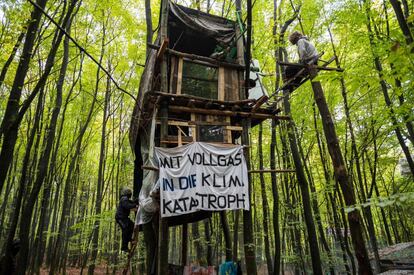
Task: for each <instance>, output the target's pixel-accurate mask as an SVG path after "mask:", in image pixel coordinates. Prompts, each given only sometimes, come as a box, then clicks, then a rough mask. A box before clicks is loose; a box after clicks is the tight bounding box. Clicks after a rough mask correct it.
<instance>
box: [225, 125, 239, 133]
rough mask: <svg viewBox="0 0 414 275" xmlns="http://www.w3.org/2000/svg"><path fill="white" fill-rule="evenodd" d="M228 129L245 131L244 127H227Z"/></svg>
mask: <svg viewBox="0 0 414 275" xmlns="http://www.w3.org/2000/svg"><path fill="white" fill-rule="evenodd" d="M226 129H227V130H230V131H239V132H241V131H243V127H241V126H226Z"/></svg>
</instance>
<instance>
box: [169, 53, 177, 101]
mask: <svg viewBox="0 0 414 275" xmlns="http://www.w3.org/2000/svg"><path fill="white" fill-rule="evenodd" d="M176 62H177V58H175V57H174V56H173V57H172V58H171V65H170V71H171V73H170V83H171V84H170V85H171V86H170V87H171V88H170V89H171V93H174V92H175V93H177V89H176V88H177V87H173V88H172V86H173V85H172V83H174V74H175V73H176V71H175V63H176ZM174 88H175V89H174Z"/></svg>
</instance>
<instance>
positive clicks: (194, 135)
mask: <svg viewBox="0 0 414 275" xmlns="http://www.w3.org/2000/svg"><path fill="white" fill-rule="evenodd" d="M195 121H196V115H195V114H194V113H191V122H195ZM191 131H192V134H193V141H197V127H194V128H192V129H191Z"/></svg>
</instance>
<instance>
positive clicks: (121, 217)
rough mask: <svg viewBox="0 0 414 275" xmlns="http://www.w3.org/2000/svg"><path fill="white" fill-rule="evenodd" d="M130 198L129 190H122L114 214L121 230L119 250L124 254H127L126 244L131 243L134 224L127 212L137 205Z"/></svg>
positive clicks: (130, 192)
mask: <svg viewBox="0 0 414 275" xmlns="http://www.w3.org/2000/svg"><path fill="white" fill-rule="evenodd" d="M131 196H132V191H131V189H129V188H124V189H122V191H121V198H120V200H119V205H118V208H117V209H116V214H115V220H116V222H117V223H118V224H119V226H120V227H121V229H122V246H121V250H122V251H125V252H128V243H129V242H130V241H132V233H133V231H134V223H133V222H132V221H131V220H130V219H129V212H130V210H131V209H134V208H136V207H137V205H138V202H137V201H132V200H130V198H131Z"/></svg>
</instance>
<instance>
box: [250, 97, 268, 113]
mask: <svg viewBox="0 0 414 275" xmlns="http://www.w3.org/2000/svg"><path fill="white" fill-rule="evenodd" d="M268 99H269V97H268V96H267V95H262V96H261V97H260V98H259V99H258V100H257V101H256V104H254V106H253V109H252V112H256V111H257V109H259V108H260V106H262V105H263V104H264V103H265V102H266V101H267V100H268Z"/></svg>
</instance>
